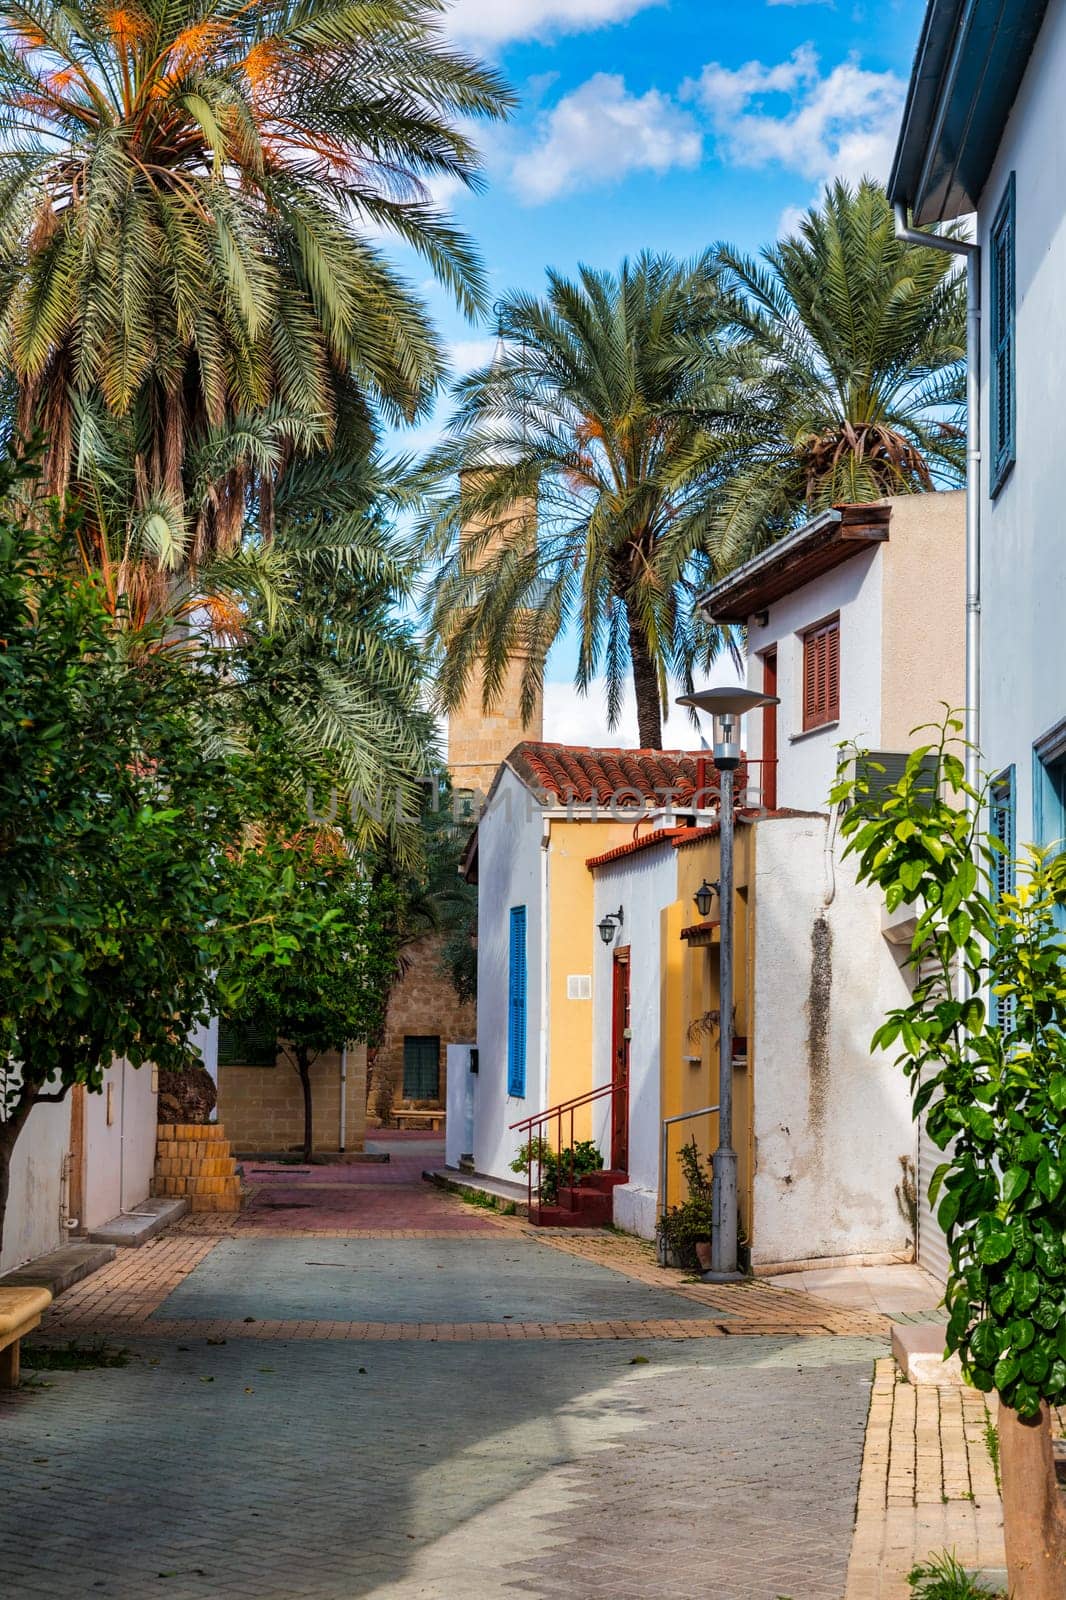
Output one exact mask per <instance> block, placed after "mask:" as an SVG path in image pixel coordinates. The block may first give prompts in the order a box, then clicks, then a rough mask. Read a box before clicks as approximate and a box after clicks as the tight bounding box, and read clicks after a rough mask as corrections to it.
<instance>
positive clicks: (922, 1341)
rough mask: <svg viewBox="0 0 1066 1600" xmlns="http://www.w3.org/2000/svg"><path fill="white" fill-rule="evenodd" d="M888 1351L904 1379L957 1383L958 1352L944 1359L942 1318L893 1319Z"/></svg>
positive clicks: (960, 1372)
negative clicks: (901, 1320) (932, 1319)
mask: <svg viewBox="0 0 1066 1600" xmlns="http://www.w3.org/2000/svg"><path fill="white" fill-rule="evenodd" d="M892 1354H893V1356H894V1357H895V1359H896V1364H897V1365H898V1366H899V1367H900V1369H901V1370H902V1372H903V1375H904V1377H905V1378H906V1379H907V1381H908V1383H935V1384H938V1385H954V1384H961V1383H962V1381H963V1379H962V1368H961V1366H960V1365H959V1358H958V1356H948V1358H947V1359H946V1360H945V1359H944V1324H943V1323H942V1322H894V1323H893V1324H892Z"/></svg>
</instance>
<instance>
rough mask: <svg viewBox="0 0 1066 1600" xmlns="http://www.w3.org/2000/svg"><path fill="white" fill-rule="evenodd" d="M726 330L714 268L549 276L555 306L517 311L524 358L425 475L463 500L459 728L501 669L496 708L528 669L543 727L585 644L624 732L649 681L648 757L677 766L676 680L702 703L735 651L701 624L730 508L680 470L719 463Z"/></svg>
mask: <svg viewBox="0 0 1066 1600" xmlns="http://www.w3.org/2000/svg"><path fill="white" fill-rule="evenodd" d="M722 325H723V319H722V308H721V296H720V294H719V292H718V286H717V277H716V273H715V271H714V268H713V264H712V262H711V260H710V258H709V257H707V256H703V257H700V258H699V259H698V260H696V261H693V262H690V263H680V262H677V261H673V260H671V259H670V258H669V257H667V256H654V255H650V254H645V255H642V256H640V257H639V258H638V259H637V260H636V261H633V262H629V261H626V262H623V264H622V266H621V268H620V270H619V271H618V272H617V273H610V272H596V271H593V270H592V269H591V268H589V267H582V268H580V270H579V273H578V277H577V281H576V282H574V281H571V280H569V279H567V278H564V277H562V276H561V275H560V274H559V273H556V272H549V274H548V293H547V296H546V297H545V298H544V299H538V298H536V297H535V296H533V295H527V294H518V293H515V294H511V295H508V296H507V297H506V299H505V300H504V302H503V304H502V307H501V310H500V329H501V334H502V341H506V343H505V344H504V343H503V342H501V346H500V348H499V350H498V351H497V356H496V359H495V360H494V361H493V362H492V364H491V365H490V366H489V367H486V368H484V369H483V370H482V371H480V372H477V373H474V374H473V375H472V376H470V377H468V378H467V379H465V380H464V381H463V382H462V383H461V384H460V385H459V386H458V389H457V396H458V409H457V411H456V414H455V416H454V418H453V420H452V422H451V425H450V428H449V433H448V437H447V438H446V439H445V441H444V443H443V445H442V446H441V447H440V448H439V449H438V450H437V451H435V452H434V453H433V454H432V456H431V457H430V458H429V460H428V461H427V462H426V464H425V474H426V476H427V478H428V480H429V482H430V484H433V485H440V484H441V483H443V485H444V487H443V489H438V490H437V492H436V493H435V494H431V495H430V497H429V510H428V514H427V517H426V522H425V525H424V527H423V529H422V542H424V543H425V545H426V547H427V548H428V550H429V551H430V553H431V556H433V557H435V559H436V560H437V561H438V562H439V571H438V573H437V575H436V577H435V578H434V582H433V584H432V595H433V599H432V606H431V622H432V628H433V632H434V634H435V637H436V639H437V641H438V643H439V645H440V647H441V649H442V651H443V665H442V668H441V673H440V692H441V697H442V700H443V703H444V705H445V707H446V708H447V709H452V708H454V707H455V706H456V705H457V704H458V703H459V701H460V700H461V698H462V696H463V693H464V691H465V689H466V687H467V685H468V683H469V682H470V679H471V675H472V673H473V672H474V671H475V669H476V668H478V669H480V668H481V667H482V665H483V671H484V676H483V692H484V701H485V706H486V709H487V708H488V707H490V706H491V705H492V704H493V702H494V701H495V699H496V698H497V697H498V696H499V694H500V692H501V690H502V688H503V685H504V682H505V675H506V672H507V668H508V664H509V662H510V661H511V660H512V659H514V658H515V657H516V656H520V657H521V658H522V659H523V662H524V669H523V678H522V708H523V711H524V712H525V713H526V714H527V715H528V714H529V713H530V712H531V711H532V708H533V705H534V702H535V700H536V696H537V693H538V690H539V688H540V684H541V681H542V676H543V667H544V660H545V656H546V655H547V652H548V650H549V649H550V647H551V645H552V644H553V643H554V641H555V640H556V639H557V638H558V636H559V634H560V632H562V631H563V630H564V629H565V628H567V627H568V626H570V625H573V626H575V627H576V630H577V635H578V661H577V668H576V674H575V681H576V683H577V685H578V687H579V688H580V689H582V690H583V691H584V690H587V689H588V688H589V686H590V684H591V683H592V681H593V679H594V677H595V676H596V675H597V674H598V673H599V672H600V671H601V669H602V671H603V673H604V675H605V677H606V685H607V712H608V719H609V722H610V725H611V726H612V727H613V726H614V725H615V724H616V723H617V721H618V718H619V715H620V712H621V707H622V696H623V692H624V687H625V682H626V678H627V676H629V675H631V676H632V682H633V687H634V690H635V692H636V704H637V719H638V723H639V728H640V742H641V744H642V745H643V746H645V747H647V748H653V749H658V748H660V747H661V745H662V714H663V706H664V704H665V703H666V701H667V698H668V694H669V685H670V680H671V678H674V679H676V680H677V681H679V682H680V683H682V684H683V685H684V687H685V688H686V689H691V687H692V674H693V672H694V671H695V670H696V669H697V668H698V667H706V666H707V665H708V664H709V663H710V662H711V661H712V660H713V659H714V658H715V657H716V656H717V654H718V653H719V651H720V650H721V649H722V648H723V646H724V645H726V644H727V643H728V642H729V636H728V634H723V633H722V632H721V631H720V630H719V629H717V628H715V627H712V626H710V625H708V624H707V623H706V622H705V621H704V620H703V619H702V616H701V615H700V614H699V613H698V612H697V611H696V608H695V607H694V605H693V599H694V597H695V595H696V594H697V593H698V592H699V590H700V589H701V588H702V587H705V586H706V583H707V581H708V580H709V577H710V576H711V575H712V573H713V570H714V568H713V563H712V559H711V555H712V552H713V550H714V548H715V546H714V540H713V527H714V518H713V505H712V502H711V499H710V497H709V495H708V493H707V490H706V483H705V482H704V481H701V480H698V479H697V478H695V477H693V476H692V475H691V474H688V475H686V474H685V473H684V472H682V471H681V470H680V469H681V466H682V464H683V463H686V462H687V461H688V460H689V459H690V458H691V457H693V456H696V455H698V454H699V451H698V448H697V444H698V437H699V436H700V435H701V434H702V431H703V427H704V423H703V421H702V420H700V418H701V416H702V415H703V413H705V412H706V411H707V410H708V409H709V408H711V407H712V406H714V405H721V404H723V403H724V396H725V391H724V388H723V384H724V381H725V378H724V374H725V368H724V367H723V366H722V365H721V363H720V362H719V360H718V358H717V356H716V341H717V340H718V339H719V336H720V334H721V331H722ZM693 351H697V352H699V359H698V361H696V360H693V359H692V352H693ZM697 413H699V415H697Z"/></svg>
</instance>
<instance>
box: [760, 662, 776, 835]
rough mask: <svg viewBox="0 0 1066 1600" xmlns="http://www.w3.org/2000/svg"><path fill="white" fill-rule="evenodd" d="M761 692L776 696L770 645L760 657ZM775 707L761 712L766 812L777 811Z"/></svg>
mask: <svg viewBox="0 0 1066 1600" xmlns="http://www.w3.org/2000/svg"><path fill="white" fill-rule="evenodd" d="M762 692H763V694H772V695H775V696H776V694H777V646H776V644H775V645H771V647H770V649H769V650H764V651H763V655H762ZM778 710H779V707H778V706H776V705H769V706H763V711H762V749H761V750H760V752H759V754H760V756H761V758H762V759H761V763H760V765H761V767H762V776H761V778H760V781H759V800H760V802H761V804H762V805H763V807H764V809H765V810H767V811H776V810H777V713H778Z"/></svg>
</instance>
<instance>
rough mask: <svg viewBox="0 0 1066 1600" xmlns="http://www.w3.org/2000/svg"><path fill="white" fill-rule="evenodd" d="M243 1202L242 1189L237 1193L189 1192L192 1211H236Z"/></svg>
mask: <svg viewBox="0 0 1066 1600" xmlns="http://www.w3.org/2000/svg"><path fill="white" fill-rule="evenodd" d="M243 1203H244V1191H243V1190H240V1191H238V1193H237V1194H235V1195H234V1194H191V1195H190V1196H189V1206H190V1208H191V1209H192V1210H193V1211H194V1212H197V1213H199V1212H202V1211H230V1212H237V1211H239V1210H240V1209H241V1206H242V1204H243Z"/></svg>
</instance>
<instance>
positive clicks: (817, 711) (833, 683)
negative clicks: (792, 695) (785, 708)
mask: <svg viewBox="0 0 1066 1600" xmlns="http://www.w3.org/2000/svg"><path fill="white" fill-rule="evenodd" d="M839 717H840V623H839V619H838V618H836V617H834V619H833V621H832V622H825V623H823V624H822V625H821V627H819V628H812V629H811V631H810V633H807V634H804V637H803V726H804V729H807V728H820V727H822V726H823V725H824V724H825V723H827V722H836V721H837V720H838V719H839Z"/></svg>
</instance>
